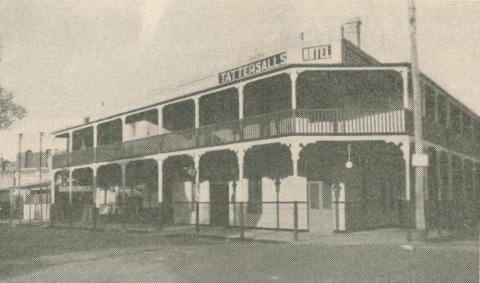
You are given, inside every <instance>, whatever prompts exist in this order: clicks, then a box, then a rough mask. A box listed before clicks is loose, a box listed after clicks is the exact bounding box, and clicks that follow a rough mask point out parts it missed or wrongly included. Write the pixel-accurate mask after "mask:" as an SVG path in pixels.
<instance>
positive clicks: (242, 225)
mask: <svg viewBox="0 0 480 283" xmlns="http://www.w3.org/2000/svg"><path fill="white" fill-rule="evenodd" d="M239 204H240V239H241V240H244V239H245V213H244V212H245V211H244V207H243V204H244V203H243V202H240V203H239Z"/></svg>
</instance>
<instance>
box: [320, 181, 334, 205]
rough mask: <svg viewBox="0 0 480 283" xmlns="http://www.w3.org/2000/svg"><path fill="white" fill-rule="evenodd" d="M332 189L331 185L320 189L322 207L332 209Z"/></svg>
mask: <svg viewBox="0 0 480 283" xmlns="http://www.w3.org/2000/svg"><path fill="white" fill-rule="evenodd" d="M332 190H333V186H331V187H330V186H324V187H323V190H322V206H323V209H332Z"/></svg>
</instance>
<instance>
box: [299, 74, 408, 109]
mask: <svg viewBox="0 0 480 283" xmlns="http://www.w3.org/2000/svg"><path fill="white" fill-rule="evenodd" d="M402 94H403V83H402V77H401V76H400V75H399V74H398V73H395V72H393V71H328V72H327V71H306V72H303V73H301V74H300V75H299V76H298V79H297V108H298V109H332V108H376V109H389V108H391V107H398V108H401V107H402Z"/></svg>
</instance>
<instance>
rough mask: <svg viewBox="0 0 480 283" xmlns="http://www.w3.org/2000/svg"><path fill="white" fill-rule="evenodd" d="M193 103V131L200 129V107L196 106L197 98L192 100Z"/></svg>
mask: <svg viewBox="0 0 480 283" xmlns="http://www.w3.org/2000/svg"><path fill="white" fill-rule="evenodd" d="M193 101H194V102H195V129H198V128H199V127H200V106H199V104H198V97H196V98H194V99H193Z"/></svg>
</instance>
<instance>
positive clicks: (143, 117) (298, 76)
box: [53, 67, 410, 168]
mask: <svg viewBox="0 0 480 283" xmlns="http://www.w3.org/2000/svg"><path fill="white" fill-rule="evenodd" d="M407 86H408V75H407V72H406V69H398V68H390V69H389V68H387V67H378V68H377V67H368V68H363V69H362V68H354V67H351V68H345V67H342V68H337V69H335V68H333V69H332V68H329V67H328V68H325V67H321V68H320V67H319V68H317V69H313V68H311V69H307V68H302V69H295V68H291V69H285V70H283V71H280V72H278V73H273V74H270V75H268V76H264V77H260V78H256V79H254V80H251V81H247V82H241V83H238V84H236V85H233V86H225V87H223V86H222V87H220V88H219V89H218V90H210V91H208V92H206V93H198V94H194V95H193V96H190V97H182V98H179V99H178V100H174V101H169V102H168V103H165V104H161V105H156V106H152V107H150V108H145V109H143V110H138V111H131V112H129V113H126V114H120V115H119V116H116V117H112V118H110V119H106V120H105V121H100V122H98V123H89V124H87V125H84V126H83V127H79V128H77V129H75V130H70V131H69V132H65V131H64V132H62V133H61V134H59V135H57V137H62V138H66V139H67V148H66V152H69V153H63V154H56V155H55V156H54V158H53V168H62V167H67V166H79V165H83V164H89V163H94V162H107V161H112V160H118V159H126V158H135V157H140V156H148V155H153V154H157V153H166V152H175V151H181V150H186V149H193V148H201V147H211V146H219V145H226V144H233V143H240V142H247V141H255V140H262V139H270V138H278V137H284V136H293V135H329V136H331V135H388V134H405V133H407V132H408V131H409V128H408V125H409V121H410V118H409V115H410V114H409V112H408V110H406V109H409V107H408V106H409V91H408V87H407Z"/></svg>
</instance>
